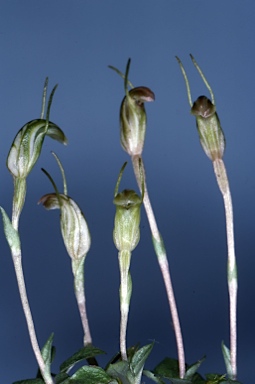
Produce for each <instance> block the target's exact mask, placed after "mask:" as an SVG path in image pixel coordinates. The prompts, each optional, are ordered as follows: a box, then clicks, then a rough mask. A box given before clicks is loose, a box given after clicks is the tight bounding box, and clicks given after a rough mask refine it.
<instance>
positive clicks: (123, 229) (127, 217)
mask: <svg viewBox="0 0 255 384" xmlns="http://www.w3.org/2000/svg"><path fill="white" fill-rule="evenodd" d="M113 203H114V204H115V205H116V214H115V221H114V231H113V240H114V243H115V246H116V248H117V249H118V250H119V251H129V252H132V251H133V250H134V249H135V247H136V246H137V244H138V242H139V240H140V228H139V226H140V208H141V204H142V199H141V197H140V196H138V195H137V193H136V192H135V191H132V190H129V189H125V190H124V191H123V192H120V193H118V194H117V195H116V196H115V198H114V200H113Z"/></svg>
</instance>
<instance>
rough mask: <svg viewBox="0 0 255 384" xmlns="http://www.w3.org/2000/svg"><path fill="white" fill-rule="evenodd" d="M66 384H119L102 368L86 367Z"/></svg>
mask: <svg viewBox="0 0 255 384" xmlns="http://www.w3.org/2000/svg"><path fill="white" fill-rule="evenodd" d="M64 383H65V384H69V383H70V384H74V383H75V384H85V383H86V384H99V383H100V384H118V382H117V381H116V380H113V379H112V377H111V376H109V375H108V374H107V373H106V372H105V371H104V370H103V369H102V368H100V367H94V366H84V367H82V368H80V369H79V370H78V371H77V372H75V373H74V374H73V375H72V377H70V379H67V381H65V382H64ZM64 383H63V384H64Z"/></svg>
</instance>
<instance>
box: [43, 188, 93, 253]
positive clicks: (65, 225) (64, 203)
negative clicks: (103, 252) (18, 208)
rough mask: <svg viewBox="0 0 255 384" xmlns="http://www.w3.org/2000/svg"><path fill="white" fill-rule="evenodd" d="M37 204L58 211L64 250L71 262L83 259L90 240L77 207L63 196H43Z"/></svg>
mask: <svg viewBox="0 0 255 384" xmlns="http://www.w3.org/2000/svg"><path fill="white" fill-rule="evenodd" d="M39 203H42V204H43V206H44V207H45V208H46V209H49V210H50V209H60V211H61V217H60V226H61V233H62V237H63V240H64V244H65V247H66V250H67V252H68V254H69V256H70V257H71V259H73V260H78V259H81V258H84V257H85V256H86V254H87V253H88V251H89V248H90V244H91V238H90V233H89V229H88V225H87V222H86V220H85V217H84V215H83V213H82V211H81V210H80V208H79V207H78V205H77V204H76V203H75V202H74V201H73V200H72V199H71V198H70V197H68V196H66V195H64V194H58V195H57V194H56V193H51V194H47V195H44V196H43V197H42V198H41V199H40V200H39Z"/></svg>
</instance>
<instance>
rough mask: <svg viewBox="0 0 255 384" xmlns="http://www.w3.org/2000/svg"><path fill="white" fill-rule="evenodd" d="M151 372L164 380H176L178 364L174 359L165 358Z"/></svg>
mask: <svg viewBox="0 0 255 384" xmlns="http://www.w3.org/2000/svg"><path fill="white" fill-rule="evenodd" d="M153 372H154V373H155V374H157V375H159V376H161V377H165V378H169V379H172V378H178V377H179V363H178V360H176V359H171V358H170V357H166V358H165V359H164V360H162V361H161V362H160V363H159V364H158V365H157V366H156V367H155V368H154V370H153Z"/></svg>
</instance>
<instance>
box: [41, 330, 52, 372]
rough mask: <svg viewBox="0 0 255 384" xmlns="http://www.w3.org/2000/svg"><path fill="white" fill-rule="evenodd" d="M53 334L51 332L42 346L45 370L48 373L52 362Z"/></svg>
mask: <svg viewBox="0 0 255 384" xmlns="http://www.w3.org/2000/svg"><path fill="white" fill-rule="evenodd" d="M53 337H54V334H53V333H52V334H51V335H50V337H49V338H48V340H47V341H46V343H45V344H44V346H43V348H42V357H43V360H44V363H45V370H47V373H48V374H49V375H50V372H51V369H50V366H51V363H52V351H53V348H52V342H53Z"/></svg>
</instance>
